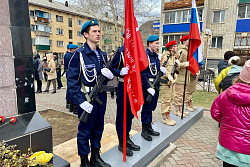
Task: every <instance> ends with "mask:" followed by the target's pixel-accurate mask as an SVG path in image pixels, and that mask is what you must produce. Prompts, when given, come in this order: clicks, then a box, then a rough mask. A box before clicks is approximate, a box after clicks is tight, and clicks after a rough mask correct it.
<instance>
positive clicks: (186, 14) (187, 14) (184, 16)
mask: <svg viewBox="0 0 250 167" xmlns="http://www.w3.org/2000/svg"><path fill="white" fill-rule="evenodd" d="M197 11H198V17H199V21H202V15H203V9H201V8H198V9H197ZM190 18H191V10H183V11H177V12H168V13H165V19H164V21H165V22H164V24H175V23H189V22H190Z"/></svg>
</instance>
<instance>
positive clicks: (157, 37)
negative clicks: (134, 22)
mask: <svg viewBox="0 0 250 167" xmlns="http://www.w3.org/2000/svg"><path fill="white" fill-rule="evenodd" d="M157 40H159V36H158V35H150V36H149V37H148V39H147V42H154V41H157Z"/></svg>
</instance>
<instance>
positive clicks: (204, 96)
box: [193, 90, 219, 109]
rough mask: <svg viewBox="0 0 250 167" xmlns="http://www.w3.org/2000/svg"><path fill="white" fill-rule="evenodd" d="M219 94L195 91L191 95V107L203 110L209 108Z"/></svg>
mask: <svg viewBox="0 0 250 167" xmlns="http://www.w3.org/2000/svg"><path fill="white" fill-rule="evenodd" d="M218 95H219V94H218V93H216V92H206V91H202V90H196V91H195V93H194V94H193V105H194V106H198V107H204V108H209V109H210V108H211V106H212V104H213V102H214V99H215V98H216V97H217V96H218Z"/></svg>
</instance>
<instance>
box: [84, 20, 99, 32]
mask: <svg viewBox="0 0 250 167" xmlns="http://www.w3.org/2000/svg"><path fill="white" fill-rule="evenodd" d="M94 25H98V26H99V24H98V22H97V20H89V21H87V22H86V23H84V24H83V26H82V29H81V34H82V35H83V33H84V31H85V30H86V29H87V28H88V27H90V26H94Z"/></svg>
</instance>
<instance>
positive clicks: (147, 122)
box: [141, 35, 166, 141]
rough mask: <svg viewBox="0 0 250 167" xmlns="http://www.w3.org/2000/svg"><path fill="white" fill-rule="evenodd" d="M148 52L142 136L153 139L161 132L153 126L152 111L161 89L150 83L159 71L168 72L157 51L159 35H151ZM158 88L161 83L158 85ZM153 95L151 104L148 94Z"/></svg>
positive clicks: (143, 76) (143, 82) (142, 75)
mask: <svg viewBox="0 0 250 167" xmlns="http://www.w3.org/2000/svg"><path fill="white" fill-rule="evenodd" d="M147 46H148V48H147V49H146V54H147V57H148V61H149V66H148V67H147V68H146V69H145V70H144V71H142V72H141V79H142V89H143V97H144V105H143V107H142V112H141V121H142V133H141V136H142V137H143V138H144V139H145V140H147V141H152V137H151V136H159V135H160V133H159V132H156V131H154V130H153V128H152V125H151V124H152V111H154V110H155V108H156V106H157V101H158V97H159V91H157V90H155V89H154V88H152V87H151V86H150V83H149V82H151V83H153V82H154V80H155V78H156V76H157V73H158V72H159V71H160V70H161V71H162V72H163V73H166V68H164V67H160V60H159V58H158V54H157V53H156V51H157V50H158V49H159V36H157V35H151V36H149V37H148V39H147ZM156 86H157V87H158V88H159V86H160V85H156ZM149 94H151V95H152V96H153V98H152V102H151V104H149V103H148V102H147V101H146V99H147V97H148V95H149Z"/></svg>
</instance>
